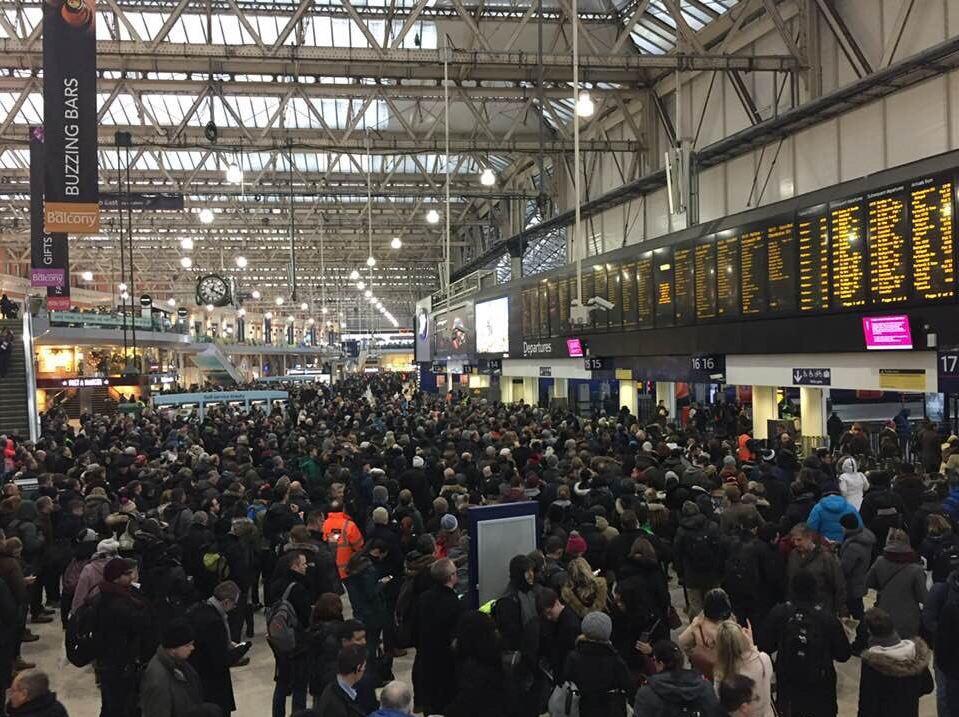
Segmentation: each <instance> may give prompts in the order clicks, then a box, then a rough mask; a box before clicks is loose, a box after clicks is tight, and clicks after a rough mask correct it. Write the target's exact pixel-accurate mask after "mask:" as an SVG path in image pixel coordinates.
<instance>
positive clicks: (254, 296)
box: [250, 289, 262, 299]
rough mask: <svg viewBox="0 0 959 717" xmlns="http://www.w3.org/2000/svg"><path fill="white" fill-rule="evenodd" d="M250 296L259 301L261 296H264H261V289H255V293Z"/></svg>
mask: <svg viewBox="0 0 959 717" xmlns="http://www.w3.org/2000/svg"><path fill="white" fill-rule="evenodd" d="M250 296H252V297H253V298H254V299H259V298H260V296H262V294H260V291H259V289H254V290H253V293H252V294H250Z"/></svg>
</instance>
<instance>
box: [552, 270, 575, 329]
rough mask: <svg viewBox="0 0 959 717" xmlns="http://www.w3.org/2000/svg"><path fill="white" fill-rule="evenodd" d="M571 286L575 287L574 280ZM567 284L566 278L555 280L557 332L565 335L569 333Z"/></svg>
mask: <svg viewBox="0 0 959 717" xmlns="http://www.w3.org/2000/svg"><path fill="white" fill-rule="evenodd" d="M572 281H573V286H575V285H576V279H573V280H572ZM569 282H570V279H569V278H568V277H563V278H561V279H557V280H556V294H557V299H558V300H559V332H560V333H561V334H566V333H568V332H569V331H570V325H569V300H570V295H569Z"/></svg>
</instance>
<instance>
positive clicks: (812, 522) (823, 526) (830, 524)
mask: <svg viewBox="0 0 959 717" xmlns="http://www.w3.org/2000/svg"><path fill="white" fill-rule="evenodd" d="M847 513H855V515H856V519H857V520H858V521H859V525H860V526H862V518H861V517H859V512H858V511H857V510H856V507H855V506H854V505H853V504H852V503H850V502H849V501H848V500H846V499H845V498H843V497H842V496H841V495H836V494H835V493H832V494H829V495H824V496H823V497H822V498H821V499H820V501H819V502H818V503H816V505H815V506H813V509H812V510H811V511H810V512H809V518H808V520H807V521H806V524H807V525H808V526H809V527H810V528H812V529H813V530H815V531H816V532H817V533H819V534H820V535H822V536H823V537H825V538H828V539H829V540H831V541H832V542H834V543H841V542H842V540H843V527H842V525H841V524H840V523H839V520H840V519H841V518H842V517H843V516H844V515H846V514H847Z"/></svg>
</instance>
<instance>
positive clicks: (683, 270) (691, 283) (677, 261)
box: [673, 246, 696, 326]
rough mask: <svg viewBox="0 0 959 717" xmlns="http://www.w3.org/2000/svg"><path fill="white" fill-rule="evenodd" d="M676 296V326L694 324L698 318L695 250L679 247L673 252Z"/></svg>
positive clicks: (688, 247) (689, 247)
mask: <svg viewBox="0 0 959 717" xmlns="http://www.w3.org/2000/svg"><path fill="white" fill-rule="evenodd" d="M673 263H674V265H675V271H674V274H673V276H674V279H675V286H674V294H675V296H676V324H677V325H679V326H683V325H686V324H691V323H693V320H694V319H695V318H696V279H695V276H694V273H693V271H694V264H693V248H692V247H691V246H678V247H676V251H674V252H673Z"/></svg>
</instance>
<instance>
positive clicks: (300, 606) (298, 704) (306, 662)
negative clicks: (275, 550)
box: [266, 550, 310, 717]
mask: <svg viewBox="0 0 959 717" xmlns="http://www.w3.org/2000/svg"><path fill="white" fill-rule="evenodd" d="M306 570H307V564H306V556H305V555H303V553H301V552H299V551H296V550H293V551H290V552H287V553H284V554H283V555H282V556H281V557H280V559H279V560H278V561H277V564H276V570H275V571H274V577H273V580H272V581H271V582H270V584H269V586H268V588H267V590H266V601H267V604H268V605H270V606H273V605H276V604H277V603H278V602H279V601H280V600H282V599H284V597H285V599H286V600H287V602H288V603H289V604H290V605H291V606H292V607H293V613H294V615H295V618H296V627H295V631H296V645H295V647H294V649H293V650H292V652H289V653H287V652H277V651H276V650H275V649H274V650H273V657H274V660H275V662H276V669H275V671H274V677H273V679H274V680H275V681H276V685H275V687H274V690H273V717H284V715H285V714H286V698H287V696H292V700H293V709H294V711H295V710H297V709H303V708H305V707H306V692H307V688H308V686H309V679H310V643H309V640H308V637H307V628H308V626H309V624H310V587H309V582H308V581H307V578H306ZM271 647H272V645H271Z"/></svg>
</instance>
